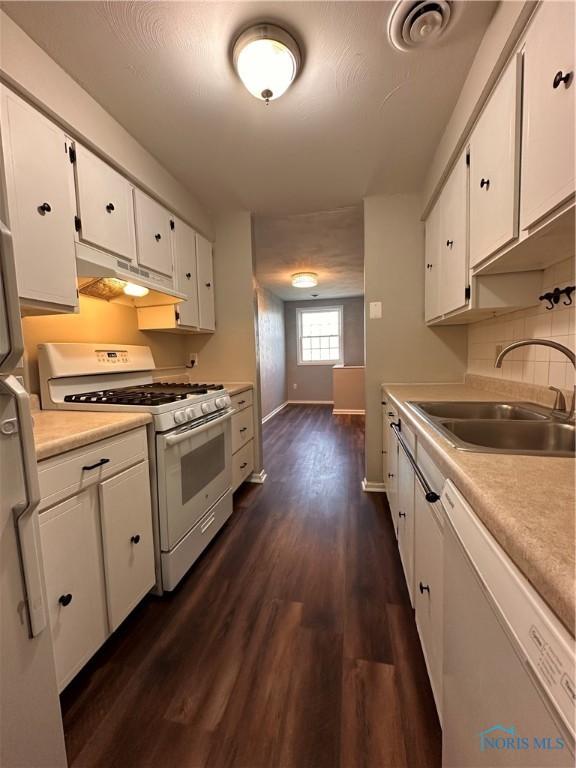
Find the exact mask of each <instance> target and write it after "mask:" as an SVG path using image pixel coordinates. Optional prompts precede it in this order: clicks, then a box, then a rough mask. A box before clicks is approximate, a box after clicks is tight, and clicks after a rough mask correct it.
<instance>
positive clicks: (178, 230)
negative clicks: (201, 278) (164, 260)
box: [172, 219, 200, 328]
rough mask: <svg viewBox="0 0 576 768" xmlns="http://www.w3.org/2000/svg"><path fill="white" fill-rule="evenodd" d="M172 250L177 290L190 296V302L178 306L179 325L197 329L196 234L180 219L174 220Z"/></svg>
mask: <svg viewBox="0 0 576 768" xmlns="http://www.w3.org/2000/svg"><path fill="white" fill-rule="evenodd" d="M173 221H174V229H173V230H172V250H173V256H174V269H175V277H176V285H175V288H176V290H177V291H179V292H180V293H185V294H186V295H187V296H188V301H183V302H182V304H179V305H178V309H177V311H178V324H179V325H181V326H190V327H192V328H197V327H198V325H199V322H200V321H199V313H198V277H197V270H196V233H195V232H194V230H193V229H192V227H189V226H188V224H185V223H184V222H183V221H180V219H174V220H173Z"/></svg>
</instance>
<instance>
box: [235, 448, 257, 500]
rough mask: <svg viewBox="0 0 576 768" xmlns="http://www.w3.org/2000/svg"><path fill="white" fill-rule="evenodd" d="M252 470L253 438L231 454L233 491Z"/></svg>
mask: <svg viewBox="0 0 576 768" xmlns="http://www.w3.org/2000/svg"><path fill="white" fill-rule="evenodd" d="M253 471H254V440H250V442H249V443H247V444H246V445H245V446H244V447H243V448H240V450H239V451H237V452H236V453H235V454H234V455H233V456H232V490H233V491H235V490H236V488H238V487H239V486H240V485H242V483H243V482H244V480H246V478H247V477H249V476H250V475H251V474H252V472H253Z"/></svg>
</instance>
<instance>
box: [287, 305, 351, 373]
mask: <svg viewBox="0 0 576 768" xmlns="http://www.w3.org/2000/svg"><path fill="white" fill-rule="evenodd" d="M296 321H297V327H298V365H337V364H338V363H341V362H342V358H343V355H342V307H317V308H314V309H302V308H298V309H297V310H296Z"/></svg>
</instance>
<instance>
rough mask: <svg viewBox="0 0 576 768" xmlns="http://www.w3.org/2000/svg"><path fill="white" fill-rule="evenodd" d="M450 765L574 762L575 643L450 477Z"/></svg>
mask: <svg viewBox="0 0 576 768" xmlns="http://www.w3.org/2000/svg"><path fill="white" fill-rule="evenodd" d="M442 503H443V505H444V508H445V510H446V513H447V519H448V525H447V526H446V529H445V536H444V627H445V629H444V661H443V666H444V669H443V676H444V687H443V761H442V764H443V766H445V767H446V768H472V766H474V767H476V766H478V767H482V768H497V767H498V766H521V768H529V767H531V766H534V767H535V768H544V767H545V766H573V765H574V717H575V687H574V666H575V656H574V640H573V639H572V638H571V636H570V634H569V632H568V631H567V630H566V629H565V628H564V626H563V625H562V624H561V622H560V621H559V620H558V619H557V617H556V616H555V615H554V614H553V613H552V611H551V610H550V609H549V608H548V606H547V605H546V604H545V603H544V602H543V600H542V599H541V598H540V596H539V595H538V594H537V593H536V591H535V590H534V588H533V587H532V586H531V585H530V584H529V583H528V581H527V580H526V579H525V577H524V576H523V575H522V574H521V573H520V571H519V570H518V569H517V568H516V566H515V565H514V564H513V563H512V562H511V560H510V559H509V558H508V557H507V556H506V554H505V553H504V552H503V550H502V549H501V548H500V546H499V545H498V544H497V543H496V541H495V540H494V539H493V538H492V536H491V535H490V533H489V532H488V531H487V530H486V528H485V527H484V526H483V525H482V523H481V522H480V521H479V520H478V518H477V517H476V515H475V514H474V512H473V511H472V509H471V508H470V507H469V506H468V504H467V503H466V501H465V499H464V498H463V497H462V495H461V494H460V493H459V492H458V490H457V489H456V488H455V487H454V485H453V484H452V483H451V482H450V481H447V482H446V484H445V486H444V491H443V493H442Z"/></svg>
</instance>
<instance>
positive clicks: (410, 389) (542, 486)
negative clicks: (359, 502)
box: [383, 384, 576, 635]
mask: <svg viewBox="0 0 576 768" xmlns="http://www.w3.org/2000/svg"><path fill="white" fill-rule="evenodd" d="M383 391H385V392H386V393H387V395H388V397H389V398H391V400H392V401H393V402H394V404H395V405H396V406H397V407H398V408H399V410H400V412H401V415H402V418H403V419H404V420H405V421H406V422H407V423H408V425H409V426H411V427H412V428H414V429H415V430H416V432H417V435H418V439H419V440H421V441H422V444H423V445H424V447H425V448H426V450H427V451H428V452H429V453H430V455H431V457H432V458H433V459H434V460H435V461H436V463H437V465H438V468H439V469H440V470H442V471H443V473H444V475H445V476H446V477H448V478H449V479H450V480H452V482H453V483H454V485H456V487H457V488H458V489H459V490H460V492H461V493H462V495H463V496H464V497H465V498H466V499H467V500H468V502H469V503H470V506H471V507H472V509H473V510H474V512H475V513H476V515H477V516H478V518H479V519H480V520H481V521H482V522H483V523H484V525H485V526H486V528H487V529H488V530H489V531H490V533H491V534H492V536H493V537H494V538H495V539H496V541H497V542H498V543H499V544H500V546H501V547H502V549H503V550H504V551H505V552H506V553H507V555H508V556H509V557H510V559H511V560H512V561H513V562H514V563H515V565H516V566H517V567H518V568H519V569H520V571H521V572H522V573H523V574H524V575H525V576H526V578H527V579H528V580H529V581H530V582H531V583H532V585H533V586H534V588H535V589H536V590H537V591H538V593H539V594H540V595H541V597H542V598H543V600H545V601H546V603H547V604H548V605H549V606H550V608H551V609H552V610H553V611H554V613H555V614H556V615H557V616H558V617H559V618H560V620H561V621H562V622H563V624H564V625H565V626H566V627H567V629H568V630H569V631H570V632H571V634H572V635H574V618H575V617H574V613H575V605H574V598H575V559H574V509H575V506H574V505H575V493H574V472H575V468H576V462H575V461H574V459H572V458H558V457H545V456H525V455H511V454H502V453H473V452H468V451H460V450H457V449H456V448H453V447H452V446H451V445H450V444H449V443H448V442H447V440H446V439H445V438H443V437H442V435H440V434H439V433H438V432H436V431H435V430H434V429H433V428H432V427H430V426H429V425H428V424H427V423H426V422H425V421H424V419H423V418H422V417H420V416H419V415H418V414H417V413H416V412H415V411H414V410H412V409H411V408H410V407H409V406H408V405H407V401H430V400H482V401H489V400H492V401H495V400H503V399H506V398H503V397H502V396H501V394H500V395H499V394H497V393H496V392H494V391H493V392H490V391H486V390H485V389H479V388H478V389H477V388H474V387H472V386H470V385H469V384H391V385H383ZM515 399H516V400H521V399H527V398H515Z"/></svg>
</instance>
